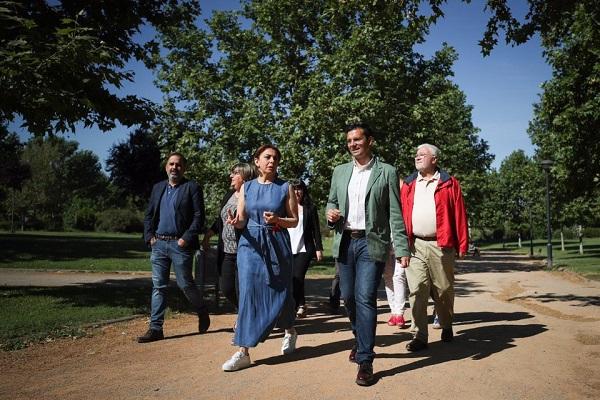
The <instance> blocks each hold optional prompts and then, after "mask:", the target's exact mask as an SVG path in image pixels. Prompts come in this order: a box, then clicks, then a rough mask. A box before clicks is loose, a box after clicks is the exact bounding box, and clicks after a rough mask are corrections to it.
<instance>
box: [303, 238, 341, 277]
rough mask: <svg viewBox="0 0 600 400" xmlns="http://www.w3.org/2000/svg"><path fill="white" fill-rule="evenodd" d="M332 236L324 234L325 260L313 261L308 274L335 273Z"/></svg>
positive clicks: (332, 274)
mask: <svg viewBox="0 0 600 400" xmlns="http://www.w3.org/2000/svg"><path fill="white" fill-rule="evenodd" d="M332 241H333V236H332V237H325V236H323V260H321V261H316V260H315V261H313V264H312V265H311V266H310V268H309V269H308V272H307V275H331V276H332V277H333V276H334V275H335V261H334V260H333V257H332V256H331V242H332Z"/></svg>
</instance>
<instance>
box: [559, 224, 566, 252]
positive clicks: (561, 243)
mask: <svg viewBox="0 0 600 400" xmlns="http://www.w3.org/2000/svg"><path fill="white" fill-rule="evenodd" d="M560 249H561V250H562V251H565V235H563V228H562V226H561V227H560Z"/></svg>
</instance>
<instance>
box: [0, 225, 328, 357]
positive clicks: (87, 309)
mask: <svg viewBox="0 0 600 400" xmlns="http://www.w3.org/2000/svg"><path fill="white" fill-rule="evenodd" d="M323 239H324V240H323V242H324V243H323V246H324V248H325V249H324V259H323V261H321V262H319V263H315V264H313V265H312V266H311V268H310V269H309V272H308V273H309V274H311V275H331V276H333V275H334V273H335V266H334V261H333V258H332V257H331V240H332V239H331V238H323ZM0 243H2V247H3V250H2V251H1V252H0V268H33V269H48V270H54V269H60V270H89V271H117V270H118V271H149V270H150V260H149V255H150V252H149V250H148V249H147V248H146V246H145V245H144V243H143V241H142V239H141V237H140V235H139V234H137V235H125V234H111V233H82V232H60V233H59V232H27V233H16V234H9V233H6V232H4V233H0ZM0 273H1V272H0ZM125 285H127V286H125ZM150 293H151V283H150V282H149V281H148V279H147V278H139V279H133V280H132V281H128V282H127V283H126V284H125V283H123V282H120V281H109V282H104V283H101V284H85V285H78V286H66V287H12V288H11V287H0V321H2V322H1V323H0V349H3V350H13V349H19V348H23V347H26V346H28V345H29V344H30V343H36V342H40V341H45V340H53V339H55V338H59V337H79V336H83V335H87V334H89V332H90V330H89V329H88V328H85V327H86V326H88V325H91V324H95V323H98V322H99V321H106V320H114V319H117V318H122V317H127V316H132V315H136V314H148V312H149V305H150ZM189 307H190V306H189V304H188V303H187V301H186V300H185V298H184V297H183V295H182V293H181V291H179V290H177V289H175V290H173V289H171V290H170V294H169V310H168V312H169V313H170V312H180V311H184V310H187V309H188V308H189Z"/></svg>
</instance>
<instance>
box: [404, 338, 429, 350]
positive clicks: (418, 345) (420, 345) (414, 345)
mask: <svg viewBox="0 0 600 400" xmlns="http://www.w3.org/2000/svg"><path fill="white" fill-rule="evenodd" d="M426 348H427V343H425V342H423V341H422V340H419V339H417V338H415V339H413V340H411V341H410V342H408V344H407V345H406V350H408V351H413V352H414V351H421V350H425V349H426Z"/></svg>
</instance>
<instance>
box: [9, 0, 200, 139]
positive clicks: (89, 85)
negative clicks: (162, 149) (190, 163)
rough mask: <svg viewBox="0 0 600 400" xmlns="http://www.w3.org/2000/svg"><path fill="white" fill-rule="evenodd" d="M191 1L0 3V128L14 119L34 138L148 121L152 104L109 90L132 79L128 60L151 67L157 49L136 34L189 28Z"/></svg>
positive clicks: (194, 11) (36, 0) (192, 15)
mask: <svg viewBox="0 0 600 400" xmlns="http://www.w3.org/2000/svg"><path fill="white" fill-rule="evenodd" d="M198 7H199V6H198V1H197V0H181V1H179V0H118V1H115V0H98V1H87V0H59V1H39V0H27V1H19V2H16V1H0V71H1V74H0V92H1V93H2V96H0V123H6V122H8V121H12V120H13V119H14V118H15V117H16V116H21V117H22V118H23V121H24V126H25V127H26V128H27V129H28V130H29V131H30V132H32V133H34V134H36V135H43V134H46V133H53V132H65V131H67V130H71V131H74V130H75V123H77V122H83V123H84V125H85V126H86V127H89V126H92V125H94V124H95V125H97V126H98V127H99V128H100V129H101V130H103V131H106V130H109V129H112V128H113V127H115V123H116V121H119V122H120V123H121V124H123V125H126V126H131V125H133V124H140V123H146V122H148V121H151V120H153V119H154V105H153V104H152V103H151V102H150V101H149V100H146V99H142V98H139V97H137V96H135V95H127V96H119V95H118V94H116V89H118V88H120V87H121V85H122V84H123V82H124V81H131V80H132V79H133V73H132V72H131V71H128V70H127V69H126V64H127V62H128V61H130V60H139V61H142V62H146V63H147V64H148V65H149V66H151V59H152V54H154V53H156V52H158V51H159V48H158V45H157V43H156V42H155V41H154V40H149V41H144V40H143V39H141V38H140V36H139V35H138V34H139V32H140V28H141V27H142V26H143V25H149V26H153V27H154V28H156V29H157V30H158V31H162V30H169V29H178V28H183V27H186V26H189V25H191V24H192V23H193V22H194V20H195V18H196V16H197V15H198V13H199V8H198Z"/></svg>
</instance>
